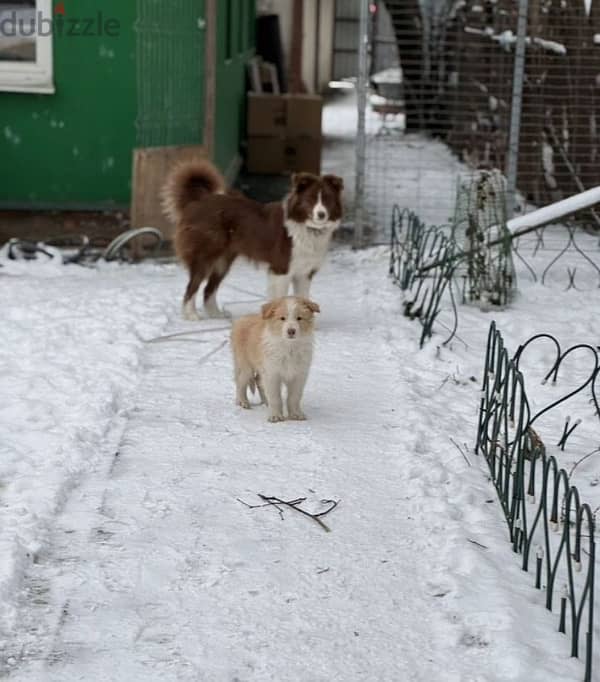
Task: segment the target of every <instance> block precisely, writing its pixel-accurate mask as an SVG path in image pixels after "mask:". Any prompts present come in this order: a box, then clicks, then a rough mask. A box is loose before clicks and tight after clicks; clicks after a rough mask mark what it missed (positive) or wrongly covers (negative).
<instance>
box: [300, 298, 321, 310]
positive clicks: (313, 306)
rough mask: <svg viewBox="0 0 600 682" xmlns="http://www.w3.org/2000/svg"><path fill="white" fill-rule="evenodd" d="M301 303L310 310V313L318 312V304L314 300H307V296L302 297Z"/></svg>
mask: <svg viewBox="0 0 600 682" xmlns="http://www.w3.org/2000/svg"><path fill="white" fill-rule="evenodd" d="M302 303H303V304H304V305H305V306H306V307H307V308H308V309H309V310H310V312H311V313H320V312H321V308H319V304H318V303H315V302H314V301H309V300H308V298H303V299H302Z"/></svg>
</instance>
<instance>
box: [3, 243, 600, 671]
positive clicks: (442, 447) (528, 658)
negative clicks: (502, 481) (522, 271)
mask: <svg viewBox="0 0 600 682" xmlns="http://www.w3.org/2000/svg"><path fill="white" fill-rule="evenodd" d="M386 270H387V253H386V250H385V249H381V248H379V249H373V250H368V251H365V252H362V253H352V252H350V251H347V250H339V251H336V252H335V253H334V254H333V255H332V258H331V260H330V262H329V263H328V265H327V267H326V268H325V270H324V271H323V273H322V274H320V275H319V277H318V278H316V281H315V287H314V298H315V299H316V300H317V301H318V302H319V303H320V304H321V306H322V311H323V312H322V315H321V317H320V320H319V325H318V330H317V348H316V354H315V362H314V366H313V371H312V375H311V378H310V380H309V384H308V387H307V391H306V395H305V409H306V412H307V414H308V416H309V421H307V422H306V423H291V422H289V423H283V424H278V425H272V424H269V423H267V421H266V414H265V410H264V408H258V407H257V408H256V409H253V410H252V411H250V412H247V411H243V410H240V409H239V408H236V407H235V405H234V401H233V382H232V379H231V374H232V368H231V359H230V355H229V349H228V348H227V337H228V330H227V328H226V327H227V325H226V324H224V323H222V322H219V321H216V322H215V321H204V322H201V323H196V324H193V323H186V322H183V321H181V320H180V317H179V298H180V295H181V292H182V290H183V287H184V284H185V277H184V274H183V273H182V272H181V271H180V269H179V268H178V267H177V266H175V265H163V266H157V265H149V264H148V265H143V266H138V267H132V266H103V267H100V268H99V269H97V270H87V269H81V268H78V267H76V266H71V267H67V268H62V267H60V266H52V265H48V266H43V265H39V264H30V265H19V264H17V265H11V264H9V267H8V268H7V267H5V268H3V269H2V271H1V272H2V274H0V290H1V291H2V299H3V309H4V319H5V324H4V325H2V327H1V331H0V335H1V340H2V346H1V347H2V349H3V354H2V356H1V357H2V368H1V369H2V372H1V374H0V376H1V377H2V380H1V384H0V405H2V408H1V410H0V429H1V431H2V434H3V438H2V456H1V458H0V481H1V498H0V500H1V506H0V514H1V516H0V542H1V545H0V546H1V551H0V557H1V559H0V562H1V563H0V566H1V571H2V572H1V574H0V595H2V596H1V607H0V609H1V610H0V615H1V621H0V622H1V624H2V625H1V627H2V635H1V637H0V640H1V642H0V652H1V653H0V666H1V668H0V669H1V670H2V671H3V672H4V673H5V674H7V675H8V676H9V678H10V679H15V680H19V681H21V680H23V681H29V680H61V682H65V681H67V682H68V681H69V680H76V679H90V680H91V679H93V680H208V681H213V680H215V681H220V680H223V681H225V680H228V681H232V680H240V681H242V680H243V681H250V680H257V681H258V680H260V681H263V680H281V679H290V680H302V681H304V680H306V681H311V682H312V681H314V680H319V681H320V680H344V681H348V680H390V681H396V680H448V681H457V682H458V681H461V682H463V681H466V680H472V681H475V680H477V681H483V680H489V681H492V680H494V681H497V680H524V679H527V680H540V681H541V680H544V681H549V680H578V679H581V678H582V670H583V669H582V665H581V663H580V662H578V661H575V660H573V659H570V658H569V645H568V641H567V639H566V638H565V637H564V636H562V635H559V634H557V633H556V632H555V629H556V616H555V615H551V614H549V613H548V612H546V611H545V609H544V608H543V606H542V605H541V603H540V602H541V595H540V594H539V593H537V592H536V591H535V590H533V589H532V587H531V576H528V575H526V574H524V573H523V572H522V571H521V570H520V569H519V566H518V561H517V560H516V559H515V557H514V556H513V555H512V554H511V552H510V548H509V545H508V542H507V538H506V530H505V526H504V522H503V519H502V514H501V511H500V508H499V506H498V503H497V501H496V495H495V492H494V490H493V488H492V487H491V485H490V483H489V481H488V478H487V472H486V468H485V464H484V463H483V462H482V461H481V458H478V457H476V456H474V455H473V454H471V453H470V452H469V453H468V454H467V459H468V462H467V460H466V459H465V457H464V456H463V455H462V454H461V453H460V452H458V450H457V449H456V447H455V446H454V445H453V444H452V442H451V440H450V439H451V438H453V439H454V440H455V441H456V442H457V443H459V444H462V443H465V442H466V443H467V444H468V445H469V446H472V444H473V442H474V435H475V424H476V408H477V403H478V395H479V393H478V391H479V379H480V373H481V366H482V359H483V348H484V342H485V337H486V334H487V327H488V323H489V320H490V317H489V315H486V314H484V313H481V312H479V311H478V310H475V309H471V308H465V309H464V314H465V317H464V323H463V325H462V331H461V338H462V339H464V340H466V342H467V344H468V347H465V346H464V345H463V344H462V343H461V342H455V343H454V344H453V347H452V348H438V347H437V344H436V339H435V338H434V340H433V341H432V342H431V343H430V344H429V345H428V346H427V347H426V348H425V349H424V350H419V349H418V343H417V341H418V329H417V326H416V325H417V323H415V322H410V321H408V320H407V319H406V318H404V317H402V315H401V299H400V293H399V291H398V289H397V288H396V287H394V286H393V285H392V284H391V283H390V282H389V281H388V279H387V277H386ZM264 285H265V282H264V275H263V274H262V273H261V272H260V271H256V270H255V269H253V268H250V267H247V266H243V265H240V266H239V267H237V268H236V269H235V270H234V272H233V274H232V276H231V277H230V278H229V279H228V280H227V283H226V285H225V286H224V288H223V291H222V296H221V297H222V300H223V302H224V303H225V305H226V307H227V308H229V309H230V310H231V311H232V312H233V313H234V315H236V316H237V315H240V314H242V313H246V312H249V311H253V310H256V309H257V307H258V305H259V301H260V300H261V298H262V294H263V290H264ZM597 298H598V297H597V292H595V293H594V294H593V296H590V295H586V296H582V295H581V294H580V293H578V292H574V291H572V292H568V293H560V292H559V291H557V290H556V289H553V288H552V287H541V286H538V285H530V286H528V287H526V291H525V292H524V294H523V296H522V297H521V299H520V300H519V302H517V304H516V306H515V307H514V308H513V309H512V310H510V311H507V312H502V313H499V314H498V315H497V319H498V322H499V325H500V328H501V329H502V330H503V331H504V332H505V336H506V338H507V343H508V344H509V345H512V346H513V347H515V345H516V343H517V342H518V341H520V340H522V339H523V337H525V336H527V335H528V334H530V333H532V332H533V331H538V330H539V331H542V330H543V331H551V332H556V333H558V335H559V336H560V337H561V339H562V340H563V341H565V342H568V341H569V340H571V341H573V342H574V341H575V340H581V339H582V338H584V337H585V338H588V339H593V337H594V334H595V333H597V327H594V323H593V318H592V316H591V311H592V310H593V309H594V307H595V308H596V309H597V305H598V300H597ZM558 303H560V304H561V305H560V307H558V305H557V304H558ZM532 310H535V311H536V315H535V316H534V315H532ZM557 310H558V311H559V312H557ZM179 332H191V333H189V334H187V335H183V336H176V337H171V338H168V339H162V340H160V341H157V342H154V343H150V342H149V341H150V340H151V339H153V338H155V337H157V336H159V337H162V336H165V335H169V334H175V333H179ZM438 341H439V339H438ZM473 377H475V378H476V379H477V381H474V380H473ZM257 493H264V494H267V495H276V496H279V497H282V498H284V499H291V498H296V497H307V498H308V499H307V507H308V508H309V509H312V510H317V509H320V508H321V503H320V500H322V499H336V500H340V503H339V507H338V508H337V509H336V510H335V511H334V512H332V513H331V514H330V515H329V516H328V517H327V519H326V521H327V524H328V525H329V526H330V528H331V533H325V532H324V531H323V530H322V529H321V528H320V527H319V526H317V525H316V524H315V523H314V522H312V521H311V520H310V519H308V518H305V517H303V516H301V515H300V514H296V513H294V512H292V511H286V512H284V515H283V519H281V518H280V516H279V514H278V513H277V512H276V511H275V510H273V509H254V510H251V509H248V508H247V507H246V506H244V505H243V504H241V503H240V502H239V501H238V498H239V499H241V500H243V501H245V502H248V503H251V504H255V503H257V502H259V500H258V498H257Z"/></svg>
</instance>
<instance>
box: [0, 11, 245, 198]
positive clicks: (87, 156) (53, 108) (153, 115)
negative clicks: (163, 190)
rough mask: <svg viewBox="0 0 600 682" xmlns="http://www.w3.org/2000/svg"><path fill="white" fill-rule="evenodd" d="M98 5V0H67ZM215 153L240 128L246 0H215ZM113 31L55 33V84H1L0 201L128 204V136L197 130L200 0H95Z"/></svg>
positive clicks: (160, 140)
mask: <svg viewBox="0 0 600 682" xmlns="http://www.w3.org/2000/svg"><path fill="white" fill-rule="evenodd" d="M73 6H75V7H76V10H73V12H76V14H77V16H79V17H95V16H96V15H97V13H98V7H99V5H98V2H97V0H95V1H92V0H78V1H77V3H76V5H73V4H71V3H66V4H65V7H66V9H67V17H69V11H71V10H70V8H71V7H73ZM217 6H218V12H219V14H218V26H217V30H218V35H217V53H218V54H217V101H216V116H215V126H216V140H215V160H216V162H217V164H218V165H219V167H220V168H221V169H222V170H223V171H227V170H228V169H230V168H231V167H232V165H233V162H234V161H235V159H236V157H237V155H238V152H239V145H240V141H241V137H242V135H243V130H244V117H245V94H244V93H245V62H246V60H247V58H248V57H249V56H250V54H252V51H253V48H254V0H218V3H217ZM101 7H102V13H103V14H104V16H105V17H107V18H109V17H110V18H116V19H118V20H119V22H120V33H119V36H118V37H112V38H108V37H98V36H96V37H91V36H90V37H88V36H86V37H75V36H65V35H63V36H62V37H59V36H55V42H54V82H55V86H56V93H55V94H54V95H33V94H17V93H4V92H0V208H2V207H4V208H31V209H35V208H61V209H68V208H96V209H98V208H105V209H110V208H127V207H128V206H129V201H130V195H131V166H132V151H133V149H134V148H135V147H136V146H161V145H169V144H195V143H201V142H202V133H203V130H202V124H203V120H204V32H203V31H202V30H201V28H200V27H199V26H198V19H199V18H201V17H203V16H204V1H203V0H170V2H168V3H167V2H165V0H138V1H137V3H136V2H133V0H127V1H125V0H103V2H102V5H101Z"/></svg>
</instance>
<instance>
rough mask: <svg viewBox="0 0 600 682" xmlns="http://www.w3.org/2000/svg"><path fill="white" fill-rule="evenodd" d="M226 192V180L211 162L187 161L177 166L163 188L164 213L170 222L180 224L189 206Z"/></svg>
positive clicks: (203, 160) (205, 160)
mask: <svg viewBox="0 0 600 682" xmlns="http://www.w3.org/2000/svg"><path fill="white" fill-rule="evenodd" d="M226 190H227V185H226V183H225V178H224V177H223V176H222V175H221V173H219V171H218V170H217V169H216V168H215V166H214V165H213V164H212V163H211V162H210V161H208V160H207V159H198V160H196V161H185V162H183V163H180V164H178V165H177V166H175V168H174V169H173V170H172V171H171V173H170V174H169V176H168V178H167V181H166V183H165V185H164V187H163V190H162V207H163V211H164V213H165V215H166V216H167V217H168V218H169V219H170V220H172V221H173V222H174V223H178V222H179V221H180V220H181V216H182V214H183V210H184V209H185V207H186V206H187V205H188V204H190V203H191V202H193V201H199V200H200V199H202V197H205V196H206V195H207V194H222V193H224V192H225V191H226Z"/></svg>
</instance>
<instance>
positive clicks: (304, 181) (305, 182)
mask: <svg viewBox="0 0 600 682" xmlns="http://www.w3.org/2000/svg"><path fill="white" fill-rule="evenodd" d="M316 181H317V177H316V176H315V175H312V173H294V174H293V175H292V187H293V188H294V191H295V192H298V193H300V192H304V190H305V189H308V188H309V187H310V186H311V185H313V184H314V183H315V182H316Z"/></svg>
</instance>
